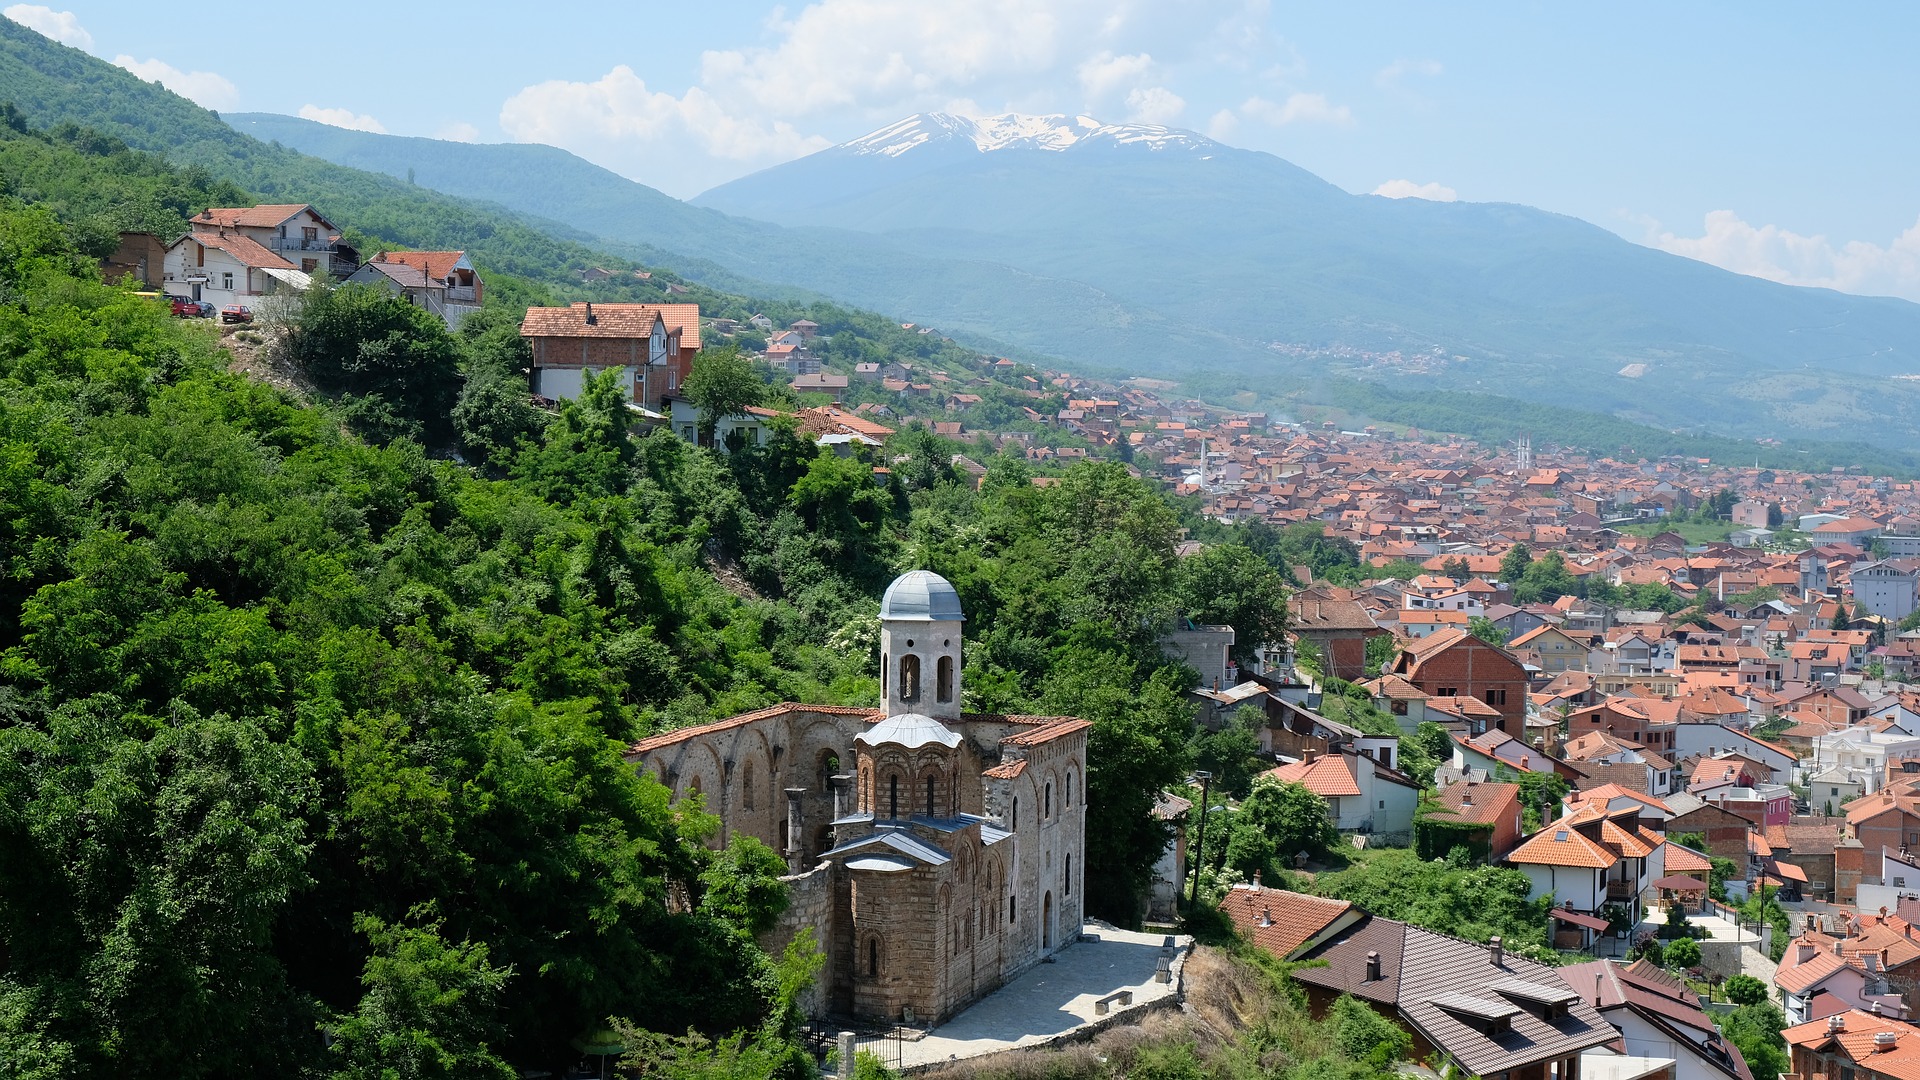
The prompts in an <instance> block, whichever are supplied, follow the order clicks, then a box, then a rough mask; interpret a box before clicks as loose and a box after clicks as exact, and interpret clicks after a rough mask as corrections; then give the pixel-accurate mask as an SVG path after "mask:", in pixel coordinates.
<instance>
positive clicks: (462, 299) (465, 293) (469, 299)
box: [447, 285, 480, 304]
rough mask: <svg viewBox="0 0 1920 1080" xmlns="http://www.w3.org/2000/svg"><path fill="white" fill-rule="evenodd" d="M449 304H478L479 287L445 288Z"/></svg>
mask: <svg viewBox="0 0 1920 1080" xmlns="http://www.w3.org/2000/svg"><path fill="white" fill-rule="evenodd" d="M447 302H448V303H449V304H477V303H479V302H480V287H479V286H477V285H449V286H447Z"/></svg>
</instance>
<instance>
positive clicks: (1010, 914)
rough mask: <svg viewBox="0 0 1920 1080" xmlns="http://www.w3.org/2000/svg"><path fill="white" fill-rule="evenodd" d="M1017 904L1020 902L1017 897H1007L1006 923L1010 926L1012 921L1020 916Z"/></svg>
mask: <svg viewBox="0 0 1920 1080" xmlns="http://www.w3.org/2000/svg"><path fill="white" fill-rule="evenodd" d="M1019 904H1020V898H1019V897H1017V896H1009V897H1007V925H1008V926H1012V925H1013V921H1014V920H1015V919H1017V918H1019V917H1020V909H1019Z"/></svg>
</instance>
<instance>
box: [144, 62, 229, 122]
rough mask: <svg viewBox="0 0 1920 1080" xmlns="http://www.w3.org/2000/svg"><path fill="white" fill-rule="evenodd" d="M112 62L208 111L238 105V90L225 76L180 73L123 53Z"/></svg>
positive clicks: (163, 65) (177, 70)
mask: <svg viewBox="0 0 1920 1080" xmlns="http://www.w3.org/2000/svg"><path fill="white" fill-rule="evenodd" d="M113 62H114V64H115V65H117V66H119V67H123V68H126V69H127V70H128V71H131V72H133V73H134V74H135V75H138V76H139V77H141V78H142V79H145V80H147V81H148V82H157V83H159V84H160V85H161V86H164V87H166V88H167V89H169V90H171V91H173V92H174V93H176V94H179V95H180V96H181V97H183V98H189V99H191V100H193V101H195V102H197V103H198V104H200V105H202V106H204V107H206V108H209V109H214V110H216V111H217V110H221V109H231V108H234V107H236V106H237V105H239V104H240V91H239V89H238V88H237V87H235V86H234V85H233V83H231V82H229V81H228V80H227V78H226V77H225V76H223V75H216V74H214V73H213V72H211V71H181V70H180V69H179V68H177V67H174V66H173V65H172V64H169V63H167V62H166V61H164V60H135V59H134V58H133V57H131V56H127V55H125V54H121V55H120V56H116V57H114V58H113Z"/></svg>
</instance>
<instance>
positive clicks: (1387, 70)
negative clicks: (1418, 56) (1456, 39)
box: [1373, 60, 1446, 90]
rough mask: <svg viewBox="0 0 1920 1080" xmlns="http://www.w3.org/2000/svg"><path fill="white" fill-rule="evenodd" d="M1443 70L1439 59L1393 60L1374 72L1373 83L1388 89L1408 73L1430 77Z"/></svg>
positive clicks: (1398, 83) (1396, 84)
mask: <svg viewBox="0 0 1920 1080" xmlns="http://www.w3.org/2000/svg"><path fill="white" fill-rule="evenodd" d="M1445 70H1446V69H1445V68H1443V67H1441V66H1440V61H1438V60H1395V61H1394V62H1393V63H1391V64H1388V65H1387V66H1386V67H1383V68H1381V69H1380V70H1379V71H1377V72H1374V75H1373V84H1374V85H1375V86H1378V87H1380V88H1381V89H1383V90H1390V89H1393V88H1395V87H1397V86H1399V85H1400V80H1401V79H1404V78H1405V77H1407V76H1408V75H1426V76H1429V77H1432V76H1436V75H1439V74H1441V73H1442V72H1444V71H1445Z"/></svg>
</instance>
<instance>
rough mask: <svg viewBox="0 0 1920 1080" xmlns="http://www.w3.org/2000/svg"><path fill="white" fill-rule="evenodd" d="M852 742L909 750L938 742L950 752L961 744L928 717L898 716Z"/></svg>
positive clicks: (860, 735)
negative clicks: (891, 744) (885, 744)
mask: <svg viewBox="0 0 1920 1080" xmlns="http://www.w3.org/2000/svg"><path fill="white" fill-rule="evenodd" d="M853 741H854V742H857V743H865V744H866V745H868V746H879V745H880V744H882V743H893V744H895V745H897V746H904V747H906V748H907V749H909V750H918V749H919V748H920V747H922V746H925V745H927V744H928V743H939V744H940V745H941V746H944V747H947V748H948V749H952V748H953V747H956V746H959V745H960V736H958V735H956V734H954V733H953V731H952V730H951V729H950V728H948V727H947V726H946V725H945V724H942V723H941V722H940V721H938V720H935V719H934V718H933V717H931V716H922V715H921V714H919V713H898V714H896V715H893V716H889V717H887V718H886V719H885V720H882V721H880V722H879V723H877V724H875V725H873V726H872V727H870V728H868V729H867V730H865V731H863V732H861V733H860V734H858V735H856V736H854V738H853Z"/></svg>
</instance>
